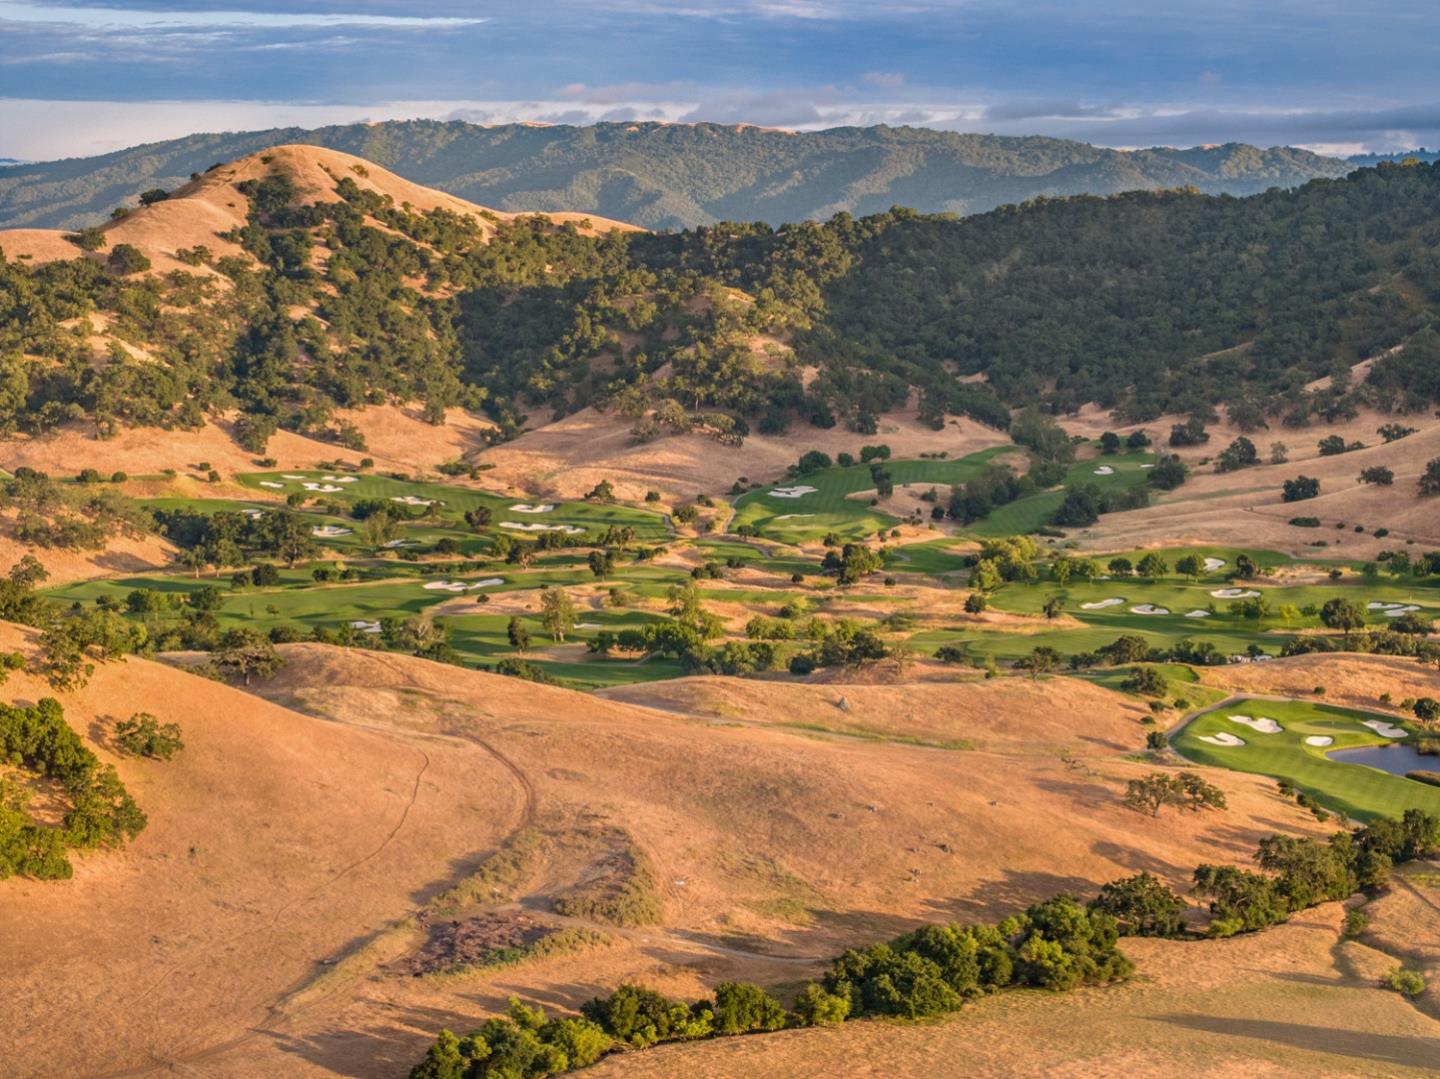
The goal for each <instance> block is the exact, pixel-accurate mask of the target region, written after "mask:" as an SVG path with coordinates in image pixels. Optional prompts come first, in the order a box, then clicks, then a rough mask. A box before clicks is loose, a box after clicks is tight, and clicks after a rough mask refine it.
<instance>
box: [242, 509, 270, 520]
mask: <svg viewBox="0 0 1440 1079" xmlns="http://www.w3.org/2000/svg"><path fill="white" fill-rule="evenodd" d="M240 515H241V516H242V517H249V518H250V520H252V521H255V520H258V519H259V518H261V517H264V516H265V511H264V510H241V511H240Z"/></svg>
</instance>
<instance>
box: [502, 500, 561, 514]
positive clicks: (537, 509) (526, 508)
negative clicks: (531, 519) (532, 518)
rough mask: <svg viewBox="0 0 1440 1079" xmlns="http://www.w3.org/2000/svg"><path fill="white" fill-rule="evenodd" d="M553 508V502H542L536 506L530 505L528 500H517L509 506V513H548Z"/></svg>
mask: <svg viewBox="0 0 1440 1079" xmlns="http://www.w3.org/2000/svg"><path fill="white" fill-rule="evenodd" d="M554 509H555V506H554V504H553V503H550V502H542V503H540V505H538V506H532V505H530V504H529V503H528V502H517V503H515V505H513V506H511V507H510V512H511V513H550V512H552V511H553V510H554Z"/></svg>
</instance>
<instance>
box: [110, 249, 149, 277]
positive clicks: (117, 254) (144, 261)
mask: <svg viewBox="0 0 1440 1079" xmlns="http://www.w3.org/2000/svg"><path fill="white" fill-rule="evenodd" d="M105 265H107V266H108V267H110V271H111V272H112V273H115V274H118V275H119V276H121V277H126V276H128V275H130V274H134V273H143V272H145V271H146V270H148V269H150V260H149V259H148V258H146V257H145V255H144V253H143V252H141V250H140V249H139V248H138V247H136V246H135V245H134V244H116V245H115V246H114V247H113V248H111V250H110V257H109V258H108V259H106V260H105Z"/></svg>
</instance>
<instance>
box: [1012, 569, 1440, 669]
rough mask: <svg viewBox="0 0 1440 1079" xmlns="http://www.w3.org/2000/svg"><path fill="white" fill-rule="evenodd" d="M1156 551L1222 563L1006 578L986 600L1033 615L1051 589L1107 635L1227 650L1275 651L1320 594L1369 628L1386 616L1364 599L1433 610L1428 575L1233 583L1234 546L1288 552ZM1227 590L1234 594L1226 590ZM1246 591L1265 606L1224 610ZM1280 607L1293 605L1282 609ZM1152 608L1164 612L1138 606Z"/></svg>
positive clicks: (1305, 620)
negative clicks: (1253, 610) (1161, 570)
mask: <svg viewBox="0 0 1440 1079" xmlns="http://www.w3.org/2000/svg"><path fill="white" fill-rule="evenodd" d="M1146 553H1149V552H1140V551H1136V552H1131V553H1130V554H1128V555H1126V556H1125V557H1128V558H1129V559H1130V560H1131V561H1132V562H1138V561H1139V560H1140V558H1141V557H1142V556H1143V555H1144V554H1146ZM1159 553H1160V554H1162V555H1163V556H1164V558H1165V559H1166V561H1167V562H1168V563H1169V564H1170V566H1171V568H1172V571H1173V567H1174V565H1175V563H1176V562H1177V561H1178V560H1179V559H1181V558H1183V557H1185V556H1186V555H1190V554H1194V555H1198V556H1200V557H1202V558H1211V559H1215V560H1217V561H1223V562H1224V565H1222V566H1219V567H1216V568H1215V569H1213V570H1212V571H1211V572H1209V573H1206V574H1204V575H1202V576H1201V577H1200V578H1198V579H1196V580H1191V579H1189V578H1185V577H1179V576H1174V575H1173V574H1172V575H1169V576H1164V577H1158V578H1155V579H1153V580H1152V579H1149V578H1145V577H1137V576H1134V575H1131V576H1124V577H1113V578H1110V579H1106V580H1099V579H1097V580H1094V581H1085V580H1080V579H1077V578H1073V577H1072V578H1071V579H1070V580H1069V581H1068V582H1067V583H1066V584H1065V585H1064V586H1063V587H1062V586H1061V585H1060V584H1059V582H1056V581H1037V582H1035V583H1032V584H1026V583H1020V582H1011V583H1007V584H1004V585H1002V586H1001V587H999V588H998V589H996V590H995V593H994V595H993V596H992V597H991V603H992V605H993V606H995V607H997V608H999V609H1001V610H1006V611H1013V612H1015V613H1017V614H1030V615H1038V614H1040V613H1041V611H1042V608H1043V607H1044V604H1045V601H1046V600H1047V599H1049V598H1050V597H1051V596H1059V597H1060V598H1061V599H1063V600H1064V604H1065V606H1064V613H1065V614H1067V615H1070V616H1071V617H1073V618H1076V619H1078V620H1079V621H1081V622H1084V623H1085V624H1086V626H1087V627H1092V628H1093V629H1095V630H1104V631H1105V636H1106V638H1107V639H1114V637H1116V636H1119V635H1120V634H1122V633H1136V634H1139V635H1141V636H1144V637H1145V638H1146V639H1148V640H1156V641H1160V640H1169V641H1174V640H1179V639H1180V638H1182V637H1189V638H1192V639H1194V640H1197V641H1211V642H1213V643H1214V644H1215V646H1216V647H1217V648H1220V649H1221V650H1222V651H1226V652H1227V654H1233V653H1235V652H1243V651H1244V650H1245V648H1246V646H1247V645H1249V644H1252V643H1253V644H1256V645H1258V646H1260V647H1261V648H1263V649H1265V650H1266V651H1267V652H1271V653H1274V652H1277V651H1278V650H1279V648H1280V646H1281V644H1282V643H1283V641H1284V638H1285V637H1286V636H1287V635H1289V634H1291V633H1294V632H1296V631H1298V630H1301V629H1306V628H1313V627H1317V626H1319V625H1320V624H1321V623H1320V619H1319V617H1318V615H1316V614H1314V613H1311V614H1306V613H1304V612H1305V611H1306V610H1307V609H1310V608H1314V609H1316V610H1318V608H1320V607H1322V606H1323V605H1324V604H1325V602H1326V601H1327V600H1330V599H1334V598H1336V597H1342V598H1345V599H1349V600H1351V601H1353V602H1355V603H1356V604H1358V605H1359V606H1360V607H1361V608H1362V609H1363V610H1364V611H1365V617H1366V623H1367V626H1368V627H1370V628H1381V627H1383V626H1385V625H1388V624H1389V623H1390V622H1391V621H1392V619H1391V617H1389V616H1387V615H1386V613H1385V611H1384V610H1382V609H1380V608H1378V607H1377V608H1370V607H1369V606H1368V605H1369V604H1371V603H1376V604H1379V603H1393V604H1403V605H1405V606H1414V607H1417V608H1419V613H1420V614H1422V615H1423V616H1425V617H1429V618H1435V617H1440V588H1437V587H1436V585H1435V584H1434V583H1429V582H1421V581H1417V580H1415V579H1414V578H1408V579H1406V580H1405V581H1403V582H1398V583H1397V582H1395V581H1393V580H1391V579H1389V578H1385V579H1382V580H1379V581H1377V582H1375V583H1373V584H1368V583H1366V582H1365V581H1363V580H1361V579H1360V578H1357V577H1353V576H1352V577H1347V578H1345V579H1343V580H1341V581H1324V582H1323V583H1318V584H1284V583H1274V584H1272V583H1269V582H1267V581H1264V580H1261V581H1259V582H1258V583H1248V582H1247V583H1246V584H1244V585H1237V584H1235V583H1233V582H1232V581H1231V580H1229V579H1228V578H1227V576H1226V571H1227V570H1230V569H1232V568H1233V567H1234V565H1235V560H1236V558H1237V557H1238V556H1239V555H1240V554H1242V553H1244V554H1247V555H1249V556H1250V557H1251V558H1253V559H1254V560H1255V561H1256V562H1257V564H1259V565H1261V566H1265V567H1271V568H1273V567H1275V566H1278V565H1281V564H1284V563H1286V562H1288V561H1289V560H1288V559H1286V558H1285V557H1284V556H1283V555H1279V554H1276V553H1275V552H1272V551H1243V552H1242V551H1240V550H1237V549H1234V548H1226V547H1186V548H1174V549H1169V550H1165V551H1162V552H1159ZM1097 561H1099V562H1100V564H1101V565H1102V567H1103V566H1104V565H1105V564H1106V563H1107V562H1108V561H1109V556H1104V557H1100V558H1098V559H1097ZM1227 590H1229V591H1231V592H1236V591H1238V592H1240V593H1242V594H1241V595H1238V596H1236V595H1226V594H1224V593H1225V592H1226V591H1227ZM1250 592H1258V593H1259V594H1260V596H1261V597H1262V598H1264V599H1265V600H1266V601H1267V603H1268V608H1269V609H1268V612H1267V613H1264V614H1261V615H1260V616H1259V617H1255V618H1252V617H1247V616H1246V615H1245V614H1244V613H1240V612H1238V611H1232V610H1231V605H1232V604H1238V603H1242V602H1243V600H1245V599H1247V598H1252V597H1249V596H1246V595H1244V594H1243V593H1250ZM1216 593H1221V594H1220V595H1216ZM1117 600H1118V601H1119V602H1116V601H1117ZM1136 608H1139V609H1140V610H1137V609H1136ZM1284 608H1293V610H1292V611H1289V612H1284V611H1283V609H1284ZM1156 609H1159V610H1163V611H1164V612H1165V613H1143V612H1144V611H1146V610H1149V611H1151V612H1154V611H1155V610H1156ZM1199 612H1204V613H1203V615H1202V614H1200V613H1199ZM1287 614H1288V617H1287ZM1071 634H1072V636H1073V635H1074V634H1075V631H1073V630H1072V631H1071ZM1040 643H1043V642H1040ZM1079 647H1080V644H1079V641H1078V639H1076V640H1075V641H1074V643H1073V644H1072V646H1071V648H1070V649H1068V651H1075V650H1078V649H1079Z"/></svg>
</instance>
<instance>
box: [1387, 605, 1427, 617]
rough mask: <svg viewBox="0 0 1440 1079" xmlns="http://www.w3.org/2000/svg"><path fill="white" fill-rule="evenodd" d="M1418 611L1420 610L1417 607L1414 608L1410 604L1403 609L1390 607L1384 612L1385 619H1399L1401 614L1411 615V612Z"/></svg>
mask: <svg viewBox="0 0 1440 1079" xmlns="http://www.w3.org/2000/svg"><path fill="white" fill-rule="evenodd" d="M1419 609H1420V608H1419V607H1416V606H1415V605H1414V604H1410V605H1407V606H1405V607H1391V608H1389V609H1388V610H1386V612H1385V617H1386V618H1399V617H1400V616H1401V615H1402V614H1411V613H1413V612H1415V611H1418V610H1419Z"/></svg>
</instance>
